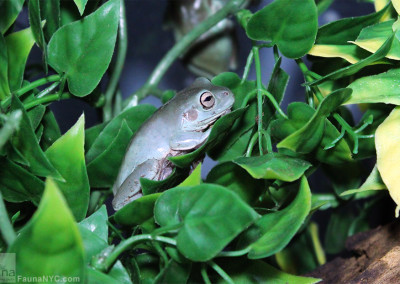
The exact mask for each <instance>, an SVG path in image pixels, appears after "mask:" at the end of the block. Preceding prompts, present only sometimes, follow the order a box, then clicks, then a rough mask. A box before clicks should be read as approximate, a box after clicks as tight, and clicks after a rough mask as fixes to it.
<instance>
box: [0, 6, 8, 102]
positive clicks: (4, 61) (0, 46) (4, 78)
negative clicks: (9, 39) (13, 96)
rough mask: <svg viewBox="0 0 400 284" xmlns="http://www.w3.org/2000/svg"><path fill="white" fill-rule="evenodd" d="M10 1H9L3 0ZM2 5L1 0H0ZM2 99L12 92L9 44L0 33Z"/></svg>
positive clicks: (0, 89)
mask: <svg viewBox="0 0 400 284" xmlns="http://www.w3.org/2000/svg"><path fill="white" fill-rule="evenodd" d="M3 2H8V1H3ZM0 5H1V2H0ZM0 66H1V68H0V99H4V98H6V97H7V96H9V94H10V86H9V85H8V54H7V45H6V41H5V39H4V37H3V35H2V34H1V33H0Z"/></svg>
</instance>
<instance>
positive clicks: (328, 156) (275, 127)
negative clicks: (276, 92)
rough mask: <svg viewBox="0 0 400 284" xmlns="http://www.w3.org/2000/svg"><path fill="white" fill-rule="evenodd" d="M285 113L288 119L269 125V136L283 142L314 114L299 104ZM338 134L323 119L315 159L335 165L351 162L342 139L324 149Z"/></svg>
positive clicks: (346, 146)
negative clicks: (321, 133)
mask: <svg viewBox="0 0 400 284" xmlns="http://www.w3.org/2000/svg"><path fill="white" fill-rule="evenodd" d="M287 112H288V117H289V119H284V118H281V119H278V120H275V121H273V122H272V123H271V134H272V136H273V137H275V138H276V139H278V140H283V139H285V138H286V137H288V136H289V135H291V134H292V133H295V132H296V131H298V130H299V129H301V128H302V127H304V126H305V125H306V124H307V123H308V122H309V121H310V119H311V117H312V116H313V115H315V113H316V111H315V110H314V109H313V108H312V107H310V106H309V105H307V104H305V103H300V102H294V103H291V104H290V105H289V106H288V109H287ZM339 134H340V133H339V131H338V130H337V129H336V127H335V126H333V124H332V123H331V122H330V121H329V120H328V119H325V132H324V135H323V137H322V140H321V143H320V144H319V146H318V147H317V149H316V153H315V157H316V158H317V159H318V160H319V161H321V162H323V163H326V164H333V165H336V164H342V163H344V162H347V161H351V160H352V155H351V150H350V148H349V145H348V144H347V143H346V140H344V139H341V140H340V141H339V142H338V143H337V144H336V145H335V147H333V148H331V149H328V150H325V149H324V148H325V146H327V145H329V144H330V143H331V142H332V141H333V140H334V139H336V138H337V137H338V136H339Z"/></svg>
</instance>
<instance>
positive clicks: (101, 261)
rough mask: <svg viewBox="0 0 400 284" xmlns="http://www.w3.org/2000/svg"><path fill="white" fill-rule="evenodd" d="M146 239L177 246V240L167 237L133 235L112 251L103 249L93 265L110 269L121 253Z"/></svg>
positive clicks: (98, 268) (101, 269)
mask: <svg viewBox="0 0 400 284" xmlns="http://www.w3.org/2000/svg"><path fill="white" fill-rule="evenodd" d="M146 241H156V242H162V243H166V244H169V245H172V246H176V241H175V240H174V239H171V238H167V237H162V236H153V235H150V234H144V235H137V236H132V237H130V238H128V239H126V240H123V241H121V242H120V243H119V244H118V245H117V246H116V247H115V248H114V249H113V250H112V251H111V252H108V251H103V252H102V253H100V254H99V255H97V257H95V258H94V259H93V260H92V266H93V267H94V268H95V269H97V270H100V271H108V270H109V269H110V268H111V267H112V266H113V265H114V263H115V262H116V261H117V260H118V257H119V255H120V254H121V253H123V252H124V251H126V250H127V249H130V248H132V247H133V246H135V245H137V244H139V243H142V242H146ZM106 250H107V249H106Z"/></svg>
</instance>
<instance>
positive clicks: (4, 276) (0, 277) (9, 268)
mask: <svg viewBox="0 0 400 284" xmlns="http://www.w3.org/2000/svg"><path fill="white" fill-rule="evenodd" d="M15 281H16V273H15V253H0V283H13V282H15Z"/></svg>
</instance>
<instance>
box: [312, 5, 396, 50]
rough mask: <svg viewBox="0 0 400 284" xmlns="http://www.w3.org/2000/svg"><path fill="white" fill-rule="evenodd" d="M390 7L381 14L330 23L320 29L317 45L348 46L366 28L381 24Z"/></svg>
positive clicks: (381, 11)
mask: <svg viewBox="0 0 400 284" xmlns="http://www.w3.org/2000/svg"><path fill="white" fill-rule="evenodd" d="M389 7H390V5H387V6H386V7H385V8H384V9H382V10H380V11H379V12H376V13H372V14H369V15H366V16H361V17H353V18H345V19H340V20H338V21H335V22H330V23H328V24H326V25H324V26H322V27H320V28H319V29H318V35H317V39H316V41H315V43H316V44H334V45H336V44H348V42H349V41H352V40H354V39H355V38H357V36H358V35H359V34H360V32H361V30H362V29H363V28H365V27H368V26H371V25H373V24H376V23H378V22H379V20H380V19H381V18H382V16H383V15H384V14H385V12H386V11H387V10H388V8H389Z"/></svg>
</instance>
